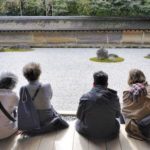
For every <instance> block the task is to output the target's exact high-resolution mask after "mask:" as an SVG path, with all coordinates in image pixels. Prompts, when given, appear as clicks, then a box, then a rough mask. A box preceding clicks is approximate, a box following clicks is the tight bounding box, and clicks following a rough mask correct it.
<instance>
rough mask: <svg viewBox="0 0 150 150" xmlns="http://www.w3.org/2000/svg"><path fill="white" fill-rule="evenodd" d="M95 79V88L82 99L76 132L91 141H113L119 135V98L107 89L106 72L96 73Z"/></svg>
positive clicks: (114, 92)
mask: <svg viewBox="0 0 150 150" xmlns="http://www.w3.org/2000/svg"><path fill="white" fill-rule="evenodd" d="M93 78H94V85H93V88H92V89H91V90H90V91H89V92H88V93H86V94H84V95H83V96H82V97H81V98H80V102H79V107H78V111H77V118H78V120H77V122H76V130H77V131H78V132H79V133H80V134H82V135H83V136H85V137H88V138H90V139H101V140H104V139H107V140H111V139H113V138H115V137H117V136H118V134H119V128H120V125H119V122H118V121H117V119H116V118H118V117H119V116H120V103H119V98H118V96H117V92H116V91H114V90H112V89H109V88H107V86H108V75H107V74H106V73H105V72H103V71H99V72H96V73H94V75H93Z"/></svg>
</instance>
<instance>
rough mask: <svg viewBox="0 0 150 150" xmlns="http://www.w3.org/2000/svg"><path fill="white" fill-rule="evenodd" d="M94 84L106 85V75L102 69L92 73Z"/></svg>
mask: <svg viewBox="0 0 150 150" xmlns="http://www.w3.org/2000/svg"><path fill="white" fill-rule="evenodd" d="M93 78H94V84H95V85H104V86H105V85H107V84H108V75H107V73H105V72H103V71H98V72H95V73H94V74H93Z"/></svg>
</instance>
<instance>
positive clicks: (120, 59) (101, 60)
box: [90, 57, 124, 63]
mask: <svg viewBox="0 0 150 150" xmlns="http://www.w3.org/2000/svg"><path fill="white" fill-rule="evenodd" d="M90 60H91V61H94V62H102V63H117V62H122V61H124V58H121V57H117V58H115V59H110V58H105V59H98V58H97V57H93V58H90Z"/></svg>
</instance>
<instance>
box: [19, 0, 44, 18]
mask: <svg viewBox="0 0 150 150" xmlns="http://www.w3.org/2000/svg"><path fill="white" fill-rule="evenodd" d="M21 3H22V14H23V15H24V16H45V15H46V12H45V1H44V0H21Z"/></svg>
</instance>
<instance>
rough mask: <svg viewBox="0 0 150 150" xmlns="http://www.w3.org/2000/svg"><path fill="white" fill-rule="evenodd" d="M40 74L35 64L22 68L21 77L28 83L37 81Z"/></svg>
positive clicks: (38, 66) (39, 69)
mask: <svg viewBox="0 0 150 150" xmlns="http://www.w3.org/2000/svg"><path fill="white" fill-rule="evenodd" d="M40 74H41V67H40V65H39V64H37V63H34V62H32V63H29V64H27V65H25V66H24V67H23V75H24V76H25V78H26V79H27V80H28V81H36V80H38V78H39V76H40Z"/></svg>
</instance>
